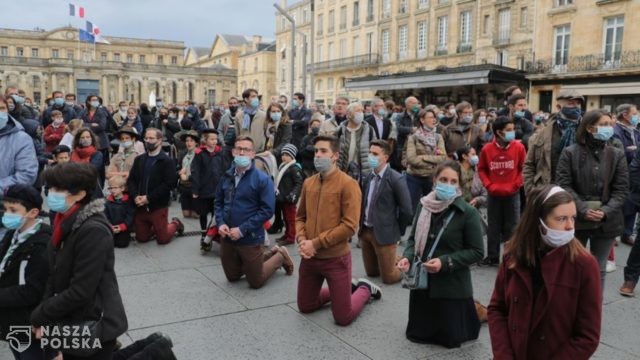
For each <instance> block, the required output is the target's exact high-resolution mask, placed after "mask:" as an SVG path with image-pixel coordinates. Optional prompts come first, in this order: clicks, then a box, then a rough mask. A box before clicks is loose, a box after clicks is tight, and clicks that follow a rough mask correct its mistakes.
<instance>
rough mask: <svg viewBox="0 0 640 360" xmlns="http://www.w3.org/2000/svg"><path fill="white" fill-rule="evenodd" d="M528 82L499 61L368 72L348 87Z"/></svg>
mask: <svg viewBox="0 0 640 360" xmlns="http://www.w3.org/2000/svg"><path fill="white" fill-rule="evenodd" d="M505 82H509V83H522V82H526V79H525V77H524V72H522V71H517V70H514V69H511V68H506V67H503V66H498V65H491V64H486V65H472V66H461V67H457V68H446V67H445V68H438V69H434V70H428V71H418V72H413V73H404V74H393V75H380V76H366V77H361V78H353V79H347V81H346V84H345V88H346V90H347V91H349V90H374V89H375V90H401V89H422V88H437V87H447V86H465V85H482V84H491V83H505Z"/></svg>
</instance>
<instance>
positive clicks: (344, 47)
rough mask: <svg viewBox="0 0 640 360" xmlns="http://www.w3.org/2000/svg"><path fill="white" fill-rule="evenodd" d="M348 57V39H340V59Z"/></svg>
mask: <svg viewBox="0 0 640 360" xmlns="http://www.w3.org/2000/svg"><path fill="white" fill-rule="evenodd" d="M345 57H347V39H340V59H342V58H345Z"/></svg>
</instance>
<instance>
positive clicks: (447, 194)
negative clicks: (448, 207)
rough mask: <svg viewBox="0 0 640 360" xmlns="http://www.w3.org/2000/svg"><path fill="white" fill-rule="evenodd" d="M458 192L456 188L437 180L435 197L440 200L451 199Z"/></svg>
mask: <svg viewBox="0 0 640 360" xmlns="http://www.w3.org/2000/svg"><path fill="white" fill-rule="evenodd" d="M457 193H458V188H457V187H456V186H454V185H451V184H445V183H442V182H439V183H437V184H436V198H437V199H438V200H441V201H448V200H451V199H453V198H454V197H455V196H456V194H457Z"/></svg>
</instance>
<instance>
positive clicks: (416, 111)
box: [411, 105, 420, 114]
mask: <svg viewBox="0 0 640 360" xmlns="http://www.w3.org/2000/svg"><path fill="white" fill-rule="evenodd" d="M411 111H413V113H414V114H417V113H419V112H420V105H413V107H412V108H411Z"/></svg>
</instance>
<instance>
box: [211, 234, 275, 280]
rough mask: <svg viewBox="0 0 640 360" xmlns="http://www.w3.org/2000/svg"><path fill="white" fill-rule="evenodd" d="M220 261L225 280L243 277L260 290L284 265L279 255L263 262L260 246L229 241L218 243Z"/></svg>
mask: <svg viewBox="0 0 640 360" xmlns="http://www.w3.org/2000/svg"><path fill="white" fill-rule="evenodd" d="M220 260H221V262H222V269H223V270H224V275H225V276H226V277H227V280H229V281H230V282H234V281H238V280H240V278H241V277H242V275H245V276H246V277H247V281H248V282H249V286H251V287H252V288H254V289H259V288H261V287H262V286H263V285H264V284H265V283H266V282H267V280H268V279H269V278H270V277H271V275H273V273H274V272H276V270H278V268H280V267H281V266H282V264H283V263H284V261H283V257H282V256H280V255H279V254H275V255H273V256H272V257H270V258H269V259H268V260H266V261H265V260H264V250H263V248H262V245H255V246H242V245H237V244H235V243H233V242H232V241H231V240H229V239H223V240H222V241H221V242H220Z"/></svg>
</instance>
